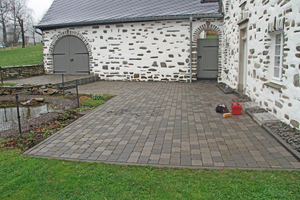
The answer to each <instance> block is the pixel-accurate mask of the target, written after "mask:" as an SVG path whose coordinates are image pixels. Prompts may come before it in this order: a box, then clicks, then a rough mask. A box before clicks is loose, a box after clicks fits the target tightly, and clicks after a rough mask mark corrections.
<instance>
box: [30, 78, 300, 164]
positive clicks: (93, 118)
mask: <svg viewBox="0 0 300 200" xmlns="http://www.w3.org/2000/svg"><path fill="white" fill-rule="evenodd" d="M215 84H216V82H213V81H199V82H196V83H192V84H185V83H157V82H153V83H150V82H147V83H146V82H145V83H144V82H96V83H91V84H87V85H81V86H79V92H82V93H92V94H93V93H99V92H101V93H110V94H115V95H116V96H115V97H114V98H113V99H111V100H110V101H108V102H106V103H105V104H104V105H103V106H99V107H98V108H97V109H95V110H93V111H91V112H90V113H89V114H88V115H86V116H84V117H82V118H80V119H79V120H77V121H76V122H75V123H74V124H73V125H71V126H68V127H66V128H65V129H63V130H61V131H60V132H59V133H58V134H56V135H54V136H53V137H51V138H50V139H49V140H47V141H45V142H42V144H41V145H40V146H38V148H36V149H33V150H29V151H28V152H26V155H29V156H30V155H34V156H43V157H51V158H65V157H66V158H70V159H78V160H91V161H98V162H103V161H105V162H119V163H134V164H155V165H157V164H158V165H159V164H160V165H167V166H172V165H174V166H180V165H181V166H192V165H193V166H203V167H208V168H209V167H225V168H226V167H228V168H232V167H237V168H255V169H256V168H269V169H271V168H282V169H285V168H286V169H300V163H299V162H298V161H297V160H296V159H295V158H294V157H293V156H292V155H291V154H290V153H289V152H287V151H286V150H285V149H284V148H283V147H281V145H280V144H279V143H278V142H277V141H276V140H275V139H274V138H272V137H271V136H270V135H269V134H268V133H267V132H265V131H264V130H263V129H262V128H261V127H260V126H259V125H258V124H256V122H254V121H253V120H252V119H251V118H250V116H248V115H247V114H245V113H243V114H242V115H236V116H233V117H231V118H223V117H222V115H221V114H219V113H216V112H215V111H214V107H215V106H216V102H218V101H219V100H220V99H222V102H223V103H225V104H227V105H230V104H231V99H233V98H236V96H234V95H233V94H227V95H225V94H223V93H222V92H221V91H220V90H219V89H217V88H216V87H215ZM145 97H147V98H145ZM124 102H125V103H124ZM122 113H123V114H122ZM150 143H151V145H149V144H150Z"/></svg>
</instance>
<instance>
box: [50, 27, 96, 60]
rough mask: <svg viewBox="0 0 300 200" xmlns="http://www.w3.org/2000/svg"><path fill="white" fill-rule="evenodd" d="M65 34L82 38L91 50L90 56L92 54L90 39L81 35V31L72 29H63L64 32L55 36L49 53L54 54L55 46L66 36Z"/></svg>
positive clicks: (89, 50)
mask: <svg viewBox="0 0 300 200" xmlns="http://www.w3.org/2000/svg"><path fill="white" fill-rule="evenodd" d="M65 36H75V37H77V38H79V39H80V40H82V42H83V43H84V44H85V46H86V48H87V51H88V52H89V57H91V56H92V50H91V47H90V45H89V41H88V40H87V39H86V38H85V37H84V36H83V35H81V34H80V33H79V32H77V31H70V30H66V31H63V32H61V33H59V34H57V35H55V36H53V39H52V42H51V45H50V47H49V54H50V55H52V54H53V50H54V47H55V45H56V43H57V42H58V41H59V40H60V39H61V38H63V37H65Z"/></svg>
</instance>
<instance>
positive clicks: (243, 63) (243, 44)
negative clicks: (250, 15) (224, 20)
mask: <svg viewBox="0 0 300 200" xmlns="http://www.w3.org/2000/svg"><path fill="white" fill-rule="evenodd" d="M247 30H248V22H246V23H243V24H241V25H240V27H239V72H238V84H237V90H238V91H240V92H242V93H243V94H245V92H246V88H247V71H248V70H247V67H248V59H247V58H248V44H247V43H248V40H247V36H248V31H247Z"/></svg>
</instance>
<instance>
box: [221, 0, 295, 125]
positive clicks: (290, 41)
mask: <svg viewBox="0 0 300 200" xmlns="http://www.w3.org/2000/svg"><path fill="white" fill-rule="evenodd" d="M243 2H245V1H243V0H225V1H224V2H223V3H224V10H225V16H224V32H223V34H224V35H225V36H224V40H223V47H224V48H225V49H224V57H223V58H224V59H223V70H222V74H221V79H222V82H224V83H226V84H228V85H229V86H231V87H232V88H234V89H237V84H238V70H239V25H238V21H239V17H240V14H241V10H242V9H244V11H246V12H248V13H249V18H248V19H249V21H248V35H247V42H248V46H247V49H248V52H247V53H248V58H247V63H248V65H247V87H246V94H247V95H249V96H250V97H251V98H252V99H253V100H255V101H257V102H259V103H260V105H261V106H262V107H264V108H266V109H268V110H269V111H270V112H272V113H274V114H275V115H276V116H277V117H278V118H280V119H281V120H284V121H285V122H286V123H289V124H291V125H293V126H294V127H296V128H298V129H299V122H300V87H299V74H300V39H299V38H300V17H299V16H300V1H299V0H248V1H246V3H245V4H241V3H243ZM275 17H276V19H277V20H278V19H284V20H285V23H284V28H283V32H284V52H283V53H284V59H283V72H282V80H281V83H277V85H276V87H275V88H277V89H275V88H274V87H270V84H269V83H270V82H272V79H271V76H272V74H271V70H270V69H272V68H273V66H272V59H273V58H272V49H271V34H270V33H269V31H268V24H269V23H272V22H274V18H275Z"/></svg>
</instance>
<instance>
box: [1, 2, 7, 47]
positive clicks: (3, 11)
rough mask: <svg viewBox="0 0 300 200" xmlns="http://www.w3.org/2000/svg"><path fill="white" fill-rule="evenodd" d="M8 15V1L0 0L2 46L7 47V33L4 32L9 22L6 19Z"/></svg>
mask: <svg viewBox="0 0 300 200" xmlns="http://www.w3.org/2000/svg"><path fill="white" fill-rule="evenodd" d="M8 14H9V0H0V23H1V27H2V36H3V44H4V45H7V44H8V40H7V31H6V24H7V23H8V21H9V18H8Z"/></svg>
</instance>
